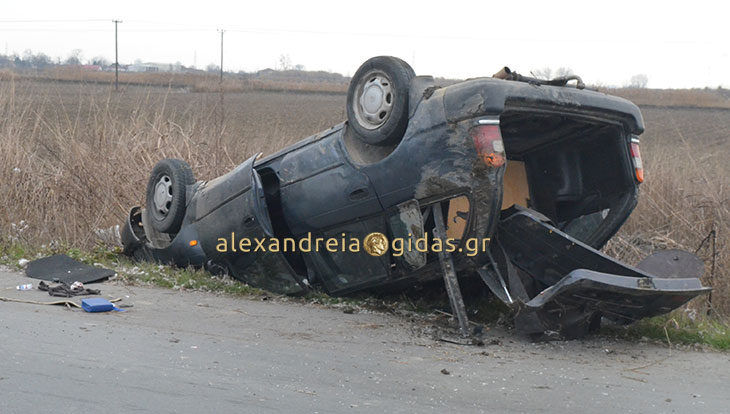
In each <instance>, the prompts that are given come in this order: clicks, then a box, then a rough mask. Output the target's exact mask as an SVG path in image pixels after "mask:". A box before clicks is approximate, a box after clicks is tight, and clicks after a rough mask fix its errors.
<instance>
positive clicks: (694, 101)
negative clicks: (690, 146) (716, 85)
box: [600, 88, 730, 108]
mask: <svg viewBox="0 0 730 414" xmlns="http://www.w3.org/2000/svg"><path fill="white" fill-rule="evenodd" d="M600 90H601V91H602V92H605V93H608V94H611V95H617V96H620V97H622V98H626V99H628V100H630V101H631V102H633V103H635V104H637V105H644V106H674V107H695V108H730V91H728V90H727V89H640V88H618V89H600Z"/></svg>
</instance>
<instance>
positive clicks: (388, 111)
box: [347, 56, 416, 146]
mask: <svg viewBox="0 0 730 414" xmlns="http://www.w3.org/2000/svg"><path fill="white" fill-rule="evenodd" d="M415 76H416V74H415V72H414V71H413V68H411V66H410V65H409V64H408V63H406V62H404V61H403V60H401V59H398V58H396V57H392V56H377V57H374V58H370V59H368V60H367V61H365V63H363V64H362V65H361V66H360V68H358V70H357V72H355V75H354V76H353V77H352V80H351V81H350V86H349V88H348V90H347V119H348V123H349V125H350V126H351V127H352V129H353V130H354V131H355V133H356V136H357V138H358V139H360V140H361V141H363V142H365V143H366V144H370V145H378V146H388V145H393V144H397V143H398V141H400V140H401V138H403V134H404V133H405V130H406V127H407V126H408V92H409V87H410V83H411V79H413V78H414V77H415Z"/></svg>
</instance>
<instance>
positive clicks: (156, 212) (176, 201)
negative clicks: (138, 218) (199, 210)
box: [145, 158, 195, 234]
mask: <svg viewBox="0 0 730 414" xmlns="http://www.w3.org/2000/svg"><path fill="white" fill-rule="evenodd" d="M194 182H195V181H194V178H193V170H192V169H190V166H189V165H188V163H186V162H185V161H182V160H176V159H170V158H168V159H164V160H162V161H160V162H158V163H157V164H156V165H155V168H153V169H152V173H151V174H150V180H149V182H148V183H147V200H146V203H145V206H146V207H147V212H148V214H149V218H150V223H151V225H152V227H154V228H155V230H157V231H160V232H162V233H168V234H174V233H177V232H178V230H180V225H181V224H182V220H183V217H185V204H186V201H185V192H186V187H187V186H188V185H190V184H193V183H194ZM155 196H157V199H156V198H155Z"/></svg>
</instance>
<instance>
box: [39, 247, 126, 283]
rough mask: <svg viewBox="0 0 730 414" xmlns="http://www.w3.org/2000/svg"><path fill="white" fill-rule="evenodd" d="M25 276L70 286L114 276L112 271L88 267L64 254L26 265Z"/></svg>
mask: <svg viewBox="0 0 730 414" xmlns="http://www.w3.org/2000/svg"><path fill="white" fill-rule="evenodd" d="M25 274H26V275H28V277H32V278H33V279H40V280H48V281H52V282H59V283H65V284H67V285H71V284H72V283H73V282H76V281H78V282H81V283H92V282H98V281H101V280H105V279H108V278H109V277H111V276H114V271H113V270H110V269H104V268H101V267H94V266H89V265H87V264H85V263H81V262H79V261H78V260H74V259H72V258H70V257H68V256H66V255H65V254H57V255H53V256H48V257H44V258H42V259H38V260H34V261H32V262H30V263H28V267H27V268H26V270H25Z"/></svg>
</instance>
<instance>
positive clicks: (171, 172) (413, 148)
mask: <svg viewBox="0 0 730 414" xmlns="http://www.w3.org/2000/svg"><path fill="white" fill-rule="evenodd" d="M374 59H375V63H372V62H371V61H373V59H371V61H368V62H366V64H364V65H363V67H361V69H360V70H359V71H358V73H356V75H355V76H354V77H353V80H352V82H353V84H352V85H351V88H350V92H349V94H348V103H347V105H348V122H344V123H342V124H339V125H336V126H334V127H332V128H330V129H328V130H326V131H323V132H320V133H319V134H316V135H314V136H311V137H308V138H306V139H304V140H302V141H300V142H298V143H296V144H294V145H292V146H290V147H288V148H285V149H283V150H281V151H279V152H277V153H275V154H271V155H269V156H267V157H264V158H258V156H253V157H250V158H249V159H247V160H246V161H244V162H243V163H242V164H241V165H239V166H238V167H237V168H236V169H234V170H233V171H231V172H229V173H228V174H226V175H224V176H221V177H218V178H216V179H214V180H211V181H207V182H203V181H198V182H193V180H192V173H191V172H189V167H187V166H186V165H183V164H175V163H180V162H179V161H174V160H166V161H164V162H163V164H164V163H165V162H167V163H168V164H169V163H170V162H172V163H173V164H174V165H173V164H170V165H162V167H160V168H157V167H156V169H155V171H153V174H152V176H151V177H150V184H149V186H148V194H147V199H148V202H147V205H146V208H145V209H143V208H139V207H136V208H134V209H132V211H131V213H130V215H129V217H128V220H127V223H126V226H125V231H124V232H123V233H124V234H123V242H124V245H125V252H126V253H127V254H129V255H132V256H135V257H137V258H139V259H148V260H158V261H163V262H167V263H172V264H176V265H179V266H186V265H194V266H205V267H207V268H209V269H211V270H217V271H225V272H228V273H229V274H231V275H233V276H234V277H236V278H238V279H241V280H243V281H245V282H247V283H249V284H252V285H254V286H258V287H262V288H265V289H270V290H273V291H276V292H281V293H287V294H296V293H299V292H302V291H305V290H307V289H309V288H311V287H312V286H318V287H320V288H322V289H324V290H325V291H326V292H328V293H330V294H334V295H341V294H348V293H351V292H355V291H360V290H364V289H373V288H389V287H393V288H395V287H402V286H408V285H412V284H414V283H423V282H427V281H432V280H437V279H441V278H444V280H445V281H446V286H447V289H448V290H449V295H450V298H451V299H452V307H453V308H454V311H455V313H456V314H457V316H458V315H461V314H462V313H463V303H462V302H461V298H460V293H459V284H458V279H457V276H456V275H458V278H461V279H463V278H469V277H475V278H481V279H482V280H483V281H484V282H485V283H486V285H487V286H488V287H489V289H490V290H492V291H493V292H494V293H495V294H496V295H497V296H498V297H500V298H501V299H502V300H504V301H505V302H506V303H508V304H510V305H511V306H514V307H515V308H516V310H517V319H518V322H519V324H518V326H520V325H521V327H522V328H523V329H524V330H525V331H527V332H529V333H544V332H551V331H555V332H559V333H562V334H563V335H564V336H580V335H582V334H584V333H585V332H587V331H588V330H590V329H591V328H593V327H595V326H596V325H597V323H600V318H601V317H608V318H611V319H613V320H616V321H619V322H622V323H626V322H631V321H633V320H635V319H638V318H641V317H645V316H651V315H655V314H660V313H664V312H667V311H668V310H671V309H673V308H676V307H677V306H679V305H681V304H683V303H685V302H686V301H687V300H689V299H691V298H692V297H694V296H696V295H698V294H701V293H704V292H705V291H706V290H707V289H706V288H703V287H702V286H701V284H700V282H699V280H698V276H699V273H698V272H701V270H699V269H700V266H699V265H698V264H697V261H696V259H694V258H693V257H691V256H688V255H685V254H684V253H682V252H677V253H676V254H675V255H674V256H672V258H668V257H669V256H666V258H664V259H661V258H659V259H657V258H654V260H653V262H652V263H654V262H661V265H655V266H654V267H652V268H649V267H651V266H649V267H647V266H648V265H647V266H645V267H644V269H643V270H642V269H641V267H642V266H639V267H638V268H635V267H631V266H628V265H624V264H622V263H619V262H617V261H615V260H613V259H611V258H609V257H607V256H605V255H603V254H602V253H600V252H599V251H597V249H600V248H601V247H602V246H603V245H604V244H605V243H606V242H607V241H608V240H609V238H610V237H611V236H613V235H614V234H615V233H616V231H617V230H618V229H619V228H620V226H621V225H622V224H623V223H624V221H625V220H626V219H627V218H628V216H629V214H630V213H631V211H632V210H633V208H634V207H635V205H636V203H637V194H638V186H639V183H640V181H642V180H643V169H642V166H641V164H640V162H641V161H640V156H639V154H638V136H639V135H640V134H641V133H642V132H643V128H644V125H643V120H642V117H641V113H640V112H639V109H638V108H637V107H636V106H635V105H634V104H632V103H631V102H629V101H626V100H624V99H621V98H617V97H613V96H609V95H606V94H603V93H599V92H594V91H589V90H584V89H579V88H576V87H572V86H568V85H566V83H567V81H566V82H555V83H557V84H548V82H540V81H537V80H530V79H520V78H517V77H515V76H514V74H513V75H512V76H511V77H508V78H509V79H513V80H505V79H495V78H479V79H472V80H467V81H464V82H460V83H457V84H454V85H451V86H447V87H436V86H435V85H434V83H433V79H432V78H430V77H421V76H418V77H416V76H414V74H413V73H412V70H410V67H408V66H407V64H405V63H404V62H402V61H399V60H398V61H396V60H393V61H389V62H390V66H388V65H385V66H383V65H380V66H378V63H379V61H377V59H381V62H380V63H382V59H388V58H383V57H380V58H374ZM390 59H392V58H390ZM393 62H395V63H393ZM368 63H370V66H368ZM403 65H405V66H403ZM393 67H395V68H396V69H399V70H401V73H400V74H398V73H394V72H393V71H394V70H395V69H393ZM503 77H504V76H503ZM579 81H580V80H579ZM404 83H405V85H404ZM404 95H405V96H404ZM388 96H389V97H388ZM378 99H380V101H378ZM398 99H399V100H398ZM388 100H390V102H388ZM399 106H400V107H399ZM379 117H380V118H385V121H382V120H380V119H379ZM395 121H398V122H399V123H400V125H396V126H395V127H394V126H393V125H395V124H397V123H398V122H395ZM383 127H390V130H389V131H388V132H387V134H384V135H383V134H381V135H380V136H378V135H376V134H375V133H376V132H377V131H378V130H379V129H380V128H383ZM186 168H187V169H186ZM176 177H177V178H176ZM165 180H167V181H165ZM171 183H172V184H171ZM175 185H176V186H175ZM181 192H182V193H184V194H181ZM173 195H174V196H175V197H177V198H175V197H173ZM175 203H177V205H175ZM166 207H167V208H166ZM166 209H167V212H165V211H164V210H166ZM173 212H174V213H175V214H176V216H177V217H176V219H177V220H178V221H179V223H173V225H172V226H170V225H169V219H170V217H171V214H172V213H173ZM156 220H158V221H161V220H168V223H163V224H167V226H165V225H162V226H161V225H160V224H159V222H156ZM160 229H162V230H163V231H160ZM371 233H381V234H383V235H385V236H387V238H388V240H395V239H399V238H400V239H402V240H406V241H407V240H412V241H413V240H416V239H418V238H419V237H424V236H425V237H428V236H429V235H430V236H431V239H432V240H433V239H434V238H436V239H439V240H446V239H451V240H454V249H453V251H431V250H429V251H426V252H421V251H406V252H402V254H397V253H398V252H394V251H393V249H389V250H388V251H387V252H385V254H382V255H373V254H369V253H368V252H367V251H366V250H365V249H361V250H360V251H358V252H354V251H340V250H336V251H330V250H329V249H326V248H320V249H312V250H311V251H308V252H302V251H288V252H281V251H280V252H272V251H268V250H267V251H264V250H263V249H259V250H258V251H257V250H255V249H254V246H253V245H252V246H250V247H251V248H249V249H245V248H244V249H241V247H242V246H241V245H240V240H242V239H250V240H255V239H267V238H268V239H271V238H276V239H278V240H283V239H292V240H294V241H301V240H302V239H304V238H311V239H312V240H314V241H316V240H317V239H318V238H321V239H322V240H327V239H332V238H334V239H342V240H345V239H347V240H350V239H352V238H355V239H358V240H364V239H365V238H366V236H367V235H369V234H371ZM485 241H486V244H485ZM222 243H224V244H225V246H224V247H225V249H223V248H221V247H222ZM468 243H471V246H470V245H468ZM482 244H484V245H485V246H487V247H488V248H484V249H478V248H473V247H474V246H476V245H479V246H481V245H482ZM237 247H238V248H237ZM243 247H245V246H243ZM244 250H247V251H244ZM444 250H445V249H444ZM662 257H663V256H662ZM674 257H676V259H675V258H674ZM657 269H658V270H659V272H660V274H656V272H652V270H657ZM462 316H463V318H464V319H465V316H464V315H462ZM461 322H462V324H461V326H462V328H463V329H464V328H465V322H464V321H461Z"/></svg>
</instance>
